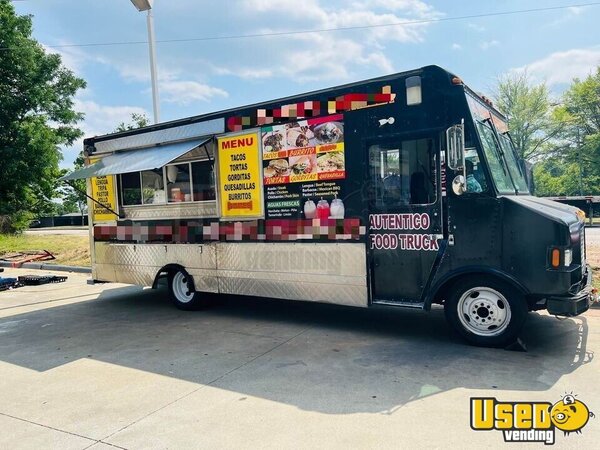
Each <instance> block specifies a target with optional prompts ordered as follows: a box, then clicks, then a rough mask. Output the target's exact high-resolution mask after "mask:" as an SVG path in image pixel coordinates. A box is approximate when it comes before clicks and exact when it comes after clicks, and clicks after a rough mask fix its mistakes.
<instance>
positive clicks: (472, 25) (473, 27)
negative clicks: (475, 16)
mask: <svg viewBox="0 0 600 450" xmlns="http://www.w3.org/2000/svg"><path fill="white" fill-rule="evenodd" d="M467 27H469V28H470V29H471V30H475V31H477V32H478V33H483V32H484V31H485V29H486V28H485V27H484V26H482V25H478V24H476V23H468V24H467Z"/></svg>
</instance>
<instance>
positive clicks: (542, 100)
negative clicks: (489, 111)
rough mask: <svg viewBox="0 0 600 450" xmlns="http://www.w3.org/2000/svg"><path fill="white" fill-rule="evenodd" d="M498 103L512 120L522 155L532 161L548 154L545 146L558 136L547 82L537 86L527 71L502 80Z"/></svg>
mask: <svg viewBox="0 0 600 450" xmlns="http://www.w3.org/2000/svg"><path fill="white" fill-rule="evenodd" d="M493 98H494V102H495V104H496V107H497V108H498V109H499V111H500V112H501V113H502V114H504V115H505V116H506V117H507V119H508V126H509V129H510V134H511V136H512V138H513V142H514V143H515V147H516V148H517V151H518V153H519V156H520V157H521V158H522V159H524V160H526V161H532V160H535V159H536V158H537V157H539V156H540V155H541V154H542V153H543V152H544V144H545V143H546V142H547V141H548V140H549V139H551V137H552V135H554V134H556V133H557V130H553V125H554V124H555V122H553V121H552V118H551V104H550V100H549V94H548V88H547V87H546V84H545V83H541V84H538V85H535V84H533V83H532V81H531V79H530V77H529V75H528V74H527V72H525V71H523V72H517V73H511V74H509V75H505V76H502V77H500V78H499V79H498V83H497V86H496V88H495V92H494V97H493Z"/></svg>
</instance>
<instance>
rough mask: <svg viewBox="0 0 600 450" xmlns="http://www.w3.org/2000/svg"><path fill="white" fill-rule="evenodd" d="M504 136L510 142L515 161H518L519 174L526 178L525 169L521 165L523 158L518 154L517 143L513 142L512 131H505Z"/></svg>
mask: <svg viewBox="0 0 600 450" xmlns="http://www.w3.org/2000/svg"><path fill="white" fill-rule="evenodd" d="M502 136H506V137H507V138H508V140H509V141H510V149H511V150H512V152H513V155H514V157H515V160H516V161H517V167H518V168H519V172H520V173H521V175H522V176H523V177H525V173H524V172H523V170H524V169H523V167H521V164H520V163H519V161H520V160H521V158H520V157H519V155H518V154H517V146H516V145H515V141H513V138H512V136H511V134H510V131H505V132H504V133H502Z"/></svg>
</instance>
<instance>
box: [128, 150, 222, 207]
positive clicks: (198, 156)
mask: <svg viewBox="0 0 600 450" xmlns="http://www.w3.org/2000/svg"><path fill="white" fill-rule="evenodd" d="M213 147H214V145H211V144H207V145H206V146H200V147H196V148H194V149H193V150H191V151H189V152H187V153H186V154H184V155H183V156H180V157H179V158H177V159H176V160H174V161H173V162H171V163H170V164H167V165H166V166H164V167H161V168H157V169H152V170H144V171H138V172H129V173H124V174H121V175H119V176H118V183H119V189H118V191H119V193H120V203H121V205H122V206H145V205H156V206H160V205H162V206H164V205H173V204H181V203H192V202H206V201H214V200H215V199H216V187H215V175H214V167H213V165H214V164H213V160H212V157H213V156H212V155H214V148H213ZM209 158H210V159H209Z"/></svg>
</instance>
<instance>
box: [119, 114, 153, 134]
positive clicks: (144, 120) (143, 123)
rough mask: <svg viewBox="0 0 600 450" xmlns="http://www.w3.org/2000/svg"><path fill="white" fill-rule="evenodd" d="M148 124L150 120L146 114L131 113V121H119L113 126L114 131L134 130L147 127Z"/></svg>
mask: <svg viewBox="0 0 600 450" xmlns="http://www.w3.org/2000/svg"><path fill="white" fill-rule="evenodd" d="M148 125H150V120H149V119H148V117H147V116H146V114H138V113H131V122H129V123H127V124H126V123H125V122H121V123H120V124H119V125H118V126H117V128H115V133H117V132H120V131H129V130H135V129H136V128H142V127H147V126H148Z"/></svg>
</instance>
